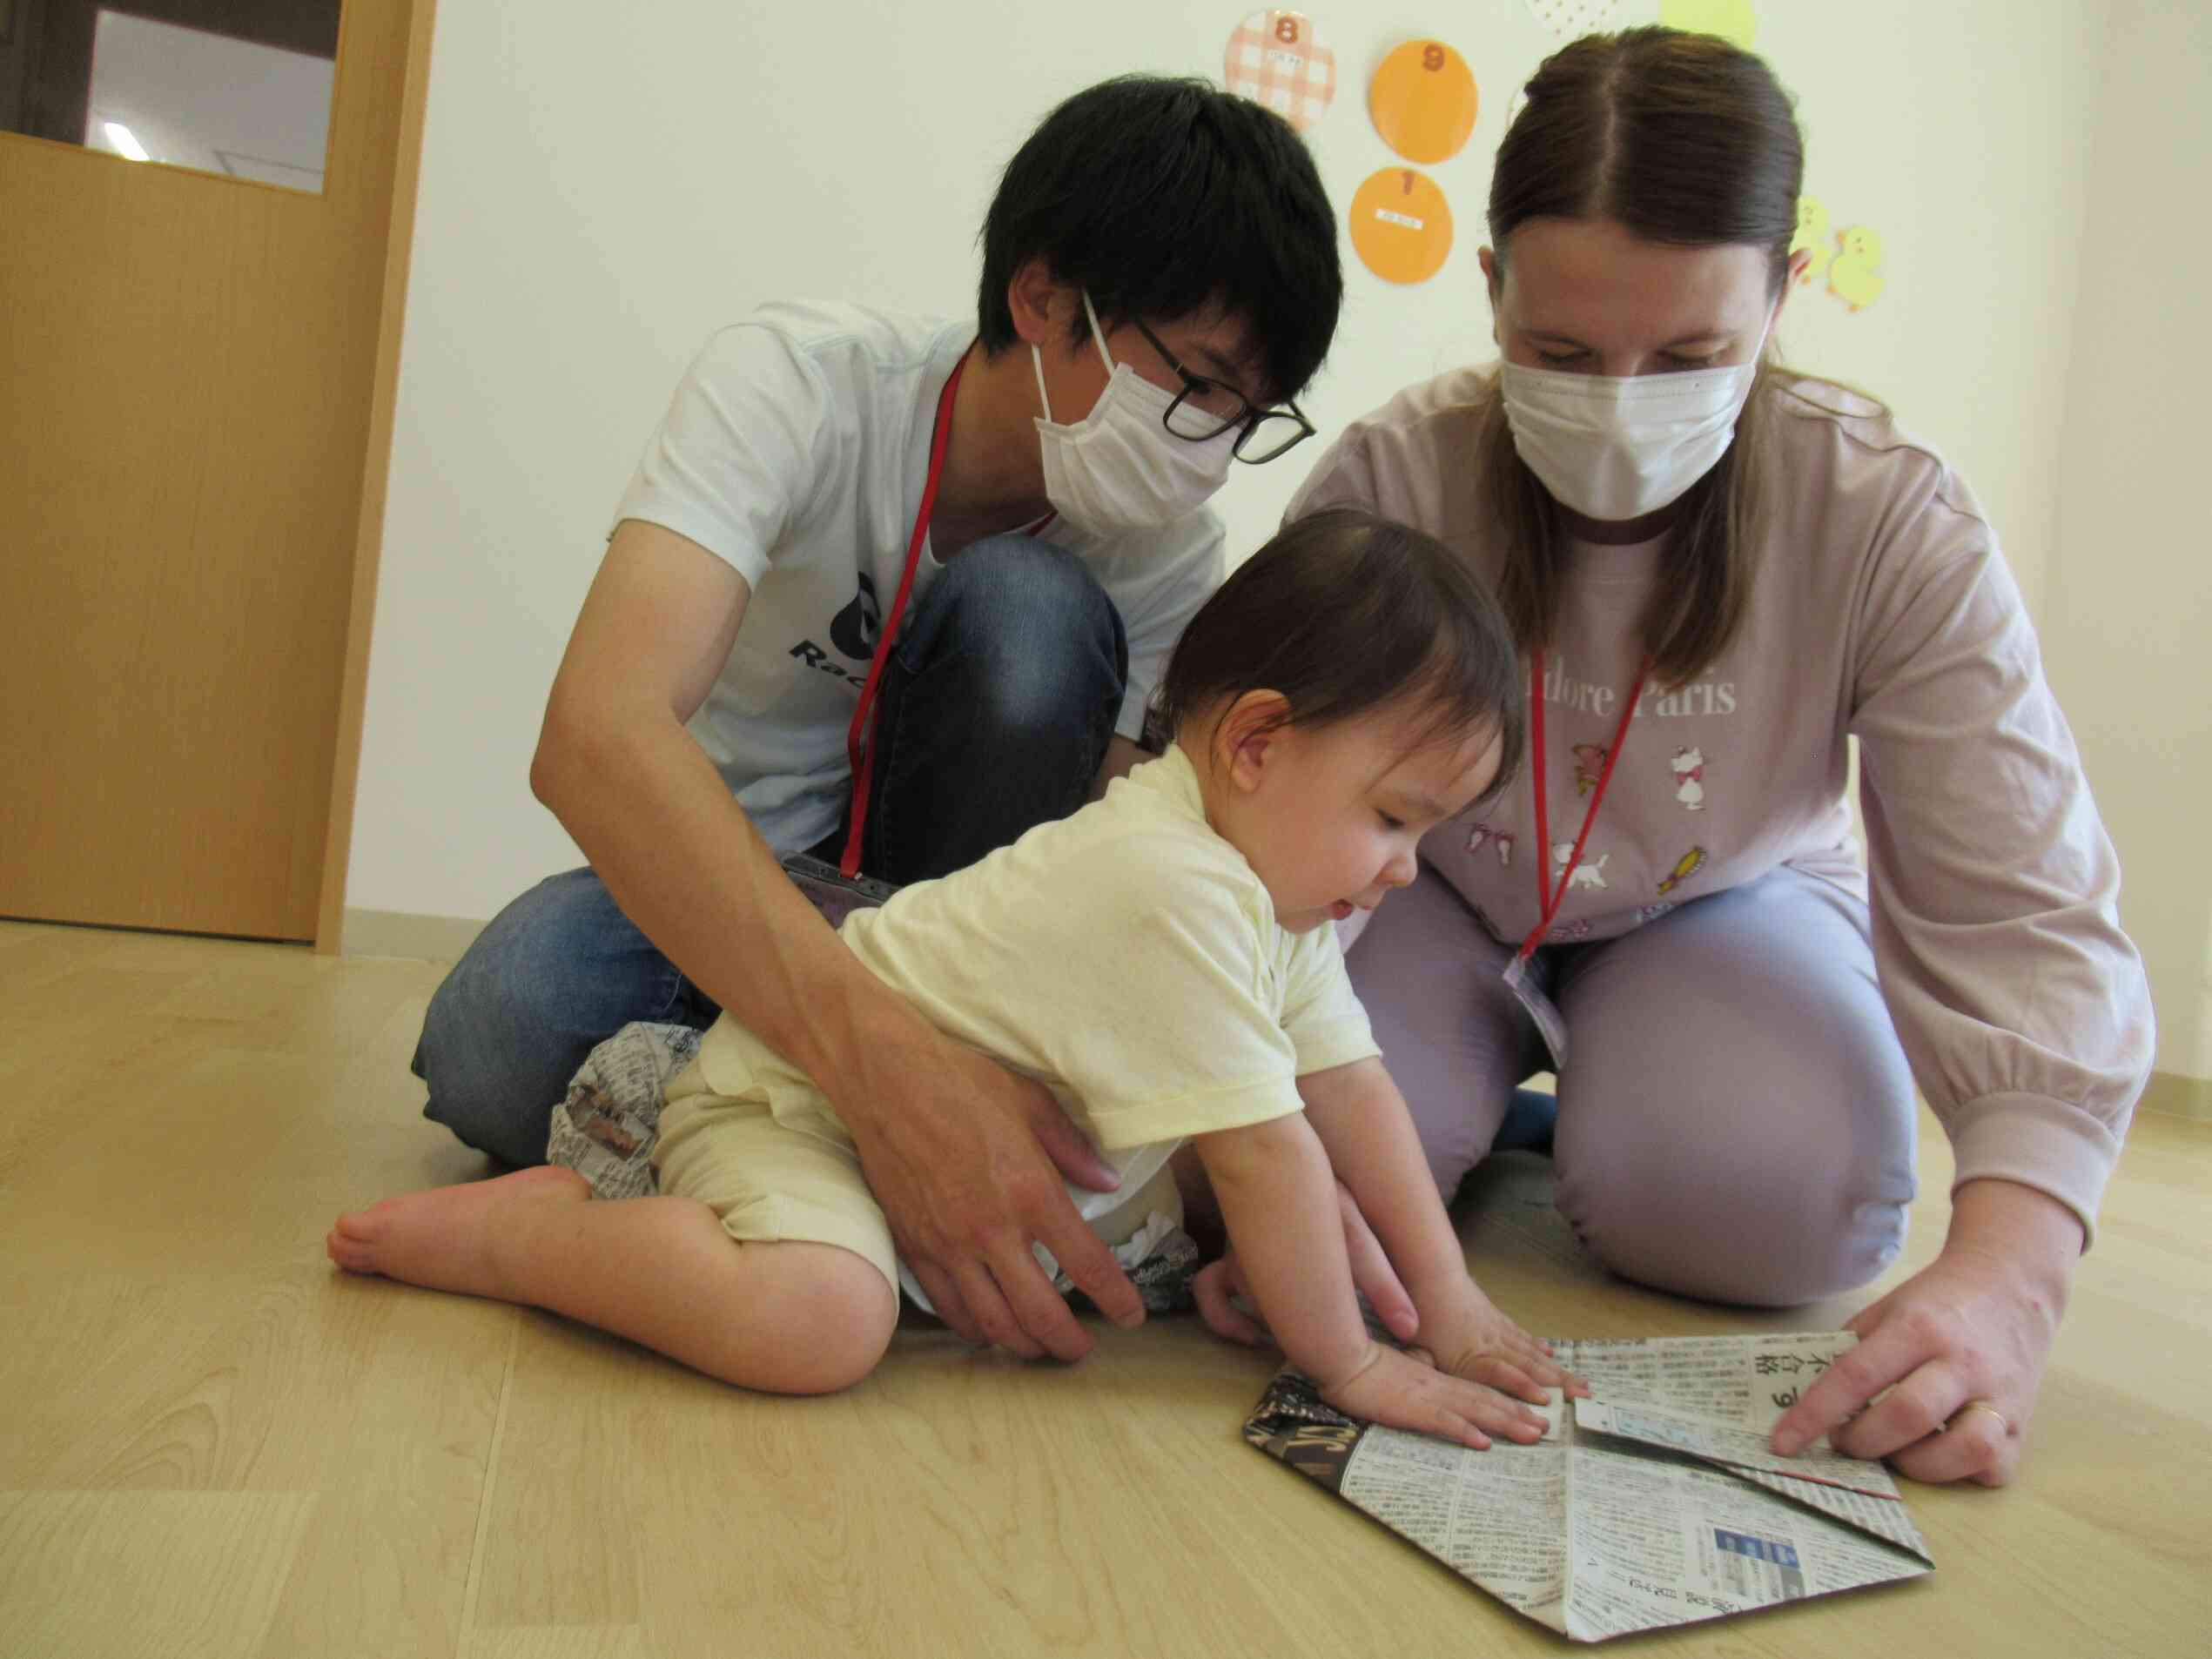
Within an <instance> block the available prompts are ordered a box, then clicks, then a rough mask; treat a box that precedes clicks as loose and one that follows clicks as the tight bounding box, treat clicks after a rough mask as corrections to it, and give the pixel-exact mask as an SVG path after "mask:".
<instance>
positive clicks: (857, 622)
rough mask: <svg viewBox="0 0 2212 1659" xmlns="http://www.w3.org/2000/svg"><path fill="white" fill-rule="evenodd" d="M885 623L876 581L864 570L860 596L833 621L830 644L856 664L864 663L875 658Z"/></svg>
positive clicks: (861, 576)
mask: <svg viewBox="0 0 2212 1659" xmlns="http://www.w3.org/2000/svg"><path fill="white" fill-rule="evenodd" d="M883 621H884V613H883V608H882V607H881V606H880V605H878V604H877V602H876V582H875V578H873V577H872V576H871V575H870V574H868V573H867V572H866V571H862V572H861V573H860V592H859V593H858V594H856V595H855V596H854V598H853V601H852V603H851V604H850V605H848V606H846V607H845V608H844V609H843V610H841V611H839V612H838V613H837V615H836V616H835V617H834V618H832V619H831V621H830V644H832V645H834V646H836V647H837V649H838V650H840V651H842V652H844V654H845V655H847V656H849V657H851V659H852V660H853V661H854V662H867V661H869V660H870V659H871V658H872V657H873V656H874V655H876V635H877V633H878V632H879V631H880V630H881V628H882V627H883Z"/></svg>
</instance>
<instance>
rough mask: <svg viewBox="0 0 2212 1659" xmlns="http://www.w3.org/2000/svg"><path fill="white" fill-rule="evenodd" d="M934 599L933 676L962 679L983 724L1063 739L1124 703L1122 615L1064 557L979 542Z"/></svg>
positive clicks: (1028, 543)
mask: <svg viewBox="0 0 2212 1659" xmlns="http://www.w3.org/2000/svg"><path fill="white" fill-rule="evenodd" d="M930 601H931V605H932V607H933V608H936V610H937V614H936V615H934V616H933V617H932V618H931V621H930V624H929V626H928V628H927V635H928V637H927V641H926V643H925V645H924V649H925V651H926V653H927V655H928V656H929V658H930V661H931V671H932V672H936V673H951V674H957V675H960V676H961V677H962V679H963V681H964V689H965V690H966V691H967V692H968V693H969V694H970V695H971V697H972V704H971V708H972V714H973V716H974V718H975V719H976V720H977V721H978V722H983V723H985V724H988V725H989V726H991V727H992V728H994V729H998V730H999V731H1002V732H1022V731H1033V730H1044V731H1051V732H1054V733H1064V732H1065V731H1066V729H1068V727H1069V725H1070V723H1071V722H1082V721H1086V720H1088V719H1089V718H1090V717H1091V716H1092V715H1093V713H1094V712H1095V711H1096V709H1097V708H1098V707H1099V706H1100V705H1101V704H1102V703H1107V704H1111V703H1118V702H1119V698H1120V694H1121V689H1122V687H1123V684H1124V682H1126V677H1127V672H1128V663H1127V656H1128V648H1127V645H1126V641H1125V638H1124V636H1123V632H1122V626H1121V619H1120V615H1119V613H1118V612H1117V611H1116V610H1115V609H1114V606H1113V600H1112V599H1110V598H1109V597H1108V596H1107V594H1106V589H1105V588H1102V587H1100V586H1099V581H1098V578H1097V577H1096V576H1095V575H1093V574H1092V572H1091V570H1090V568H1089V567H1088V566H1086V565H1085V564H1084V562H1083V561H1081V560H1080V559H1079V558H1077V557H1076V556H1075V555H1074V554H1072V553H1069V552H1067V551H1066V549H1064V548H1060V547H1052V546H1051V545H1050V544H1048V543H1046V542H1042V541H1034V540H1032V539H1031V538H1029V537H1025V536H996V537H993V538H992V539H991V540H989V541H981V542H978V543H977V544H976V545H975V546H973V547H968V548H965V549H964V550H963V551H962V552H961V553H960V554H959V555H958V557H957V558H955V559H954V560H953V561H952V562H951V564H950V565H948V566H947V567H946V568H945V574H943V575H941V576H939V577H938V586H937V588H935V589H933V590H932V591H931V594H930Z"/></svg>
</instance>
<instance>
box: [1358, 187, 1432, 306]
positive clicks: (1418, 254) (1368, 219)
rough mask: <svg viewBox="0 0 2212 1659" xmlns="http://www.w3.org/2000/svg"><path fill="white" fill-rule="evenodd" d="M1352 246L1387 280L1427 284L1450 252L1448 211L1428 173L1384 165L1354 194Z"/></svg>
mask: <svg viewBox="0 0 2212 1659" xmlns="http://www.w3.org/2000/svg"><path fill="white" fill-rule="evenodd" d="M1352 247H1353V249H1354V251H1355V252H1357V253H1358V254H1359V256H1360V259H1361V261H1362V262H1363V263H1364V264H1365V265H1367V268H1368V270H1370V271H1372V272H1375V275H1376V276H1378V277H1381V278H1382V279H1383V280H1384V281H1386V282H1426V281H1428V280H1429V278H1431V277H1433V276H1435V274H1436V272H1438V271H1439V270H1440V269H1442V266H1443V263H1444V259H1445V257H1446V256H1447V255H1448V254H1449V253H1450V252H1451V251H1452V210H1451V205H1450V204H1449V202H1447V201H1445V199H1444V192H1443V191H1441V190H1439V189H1437V188H1436V181H1435V179H1433V178H1429V175H1428V174H1427V173H1423V172H1415V171H1414V170H1413V169H1412V168H1410V167H1385V168H1384V169H1383V170H1382V171H1381V172H1379V173H1376V174H1375V175H1373V176H1372V177H1371V178H1368V181H1367V183H1365V184H1364V185H1361V186H1360V188H1359V190H1358V191H1357V192H1356V193H1355V195H1354V196H1353V198H1352Z"/></svg>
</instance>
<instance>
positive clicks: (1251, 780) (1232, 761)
mask: <svg viewBox="0 0 2212 1659" xmlns="http://www.w3.org/2000/svg"><path fill="white" fill-rule="evenodd" d="M1289 729H1290V700H1289V699H1288V698H1287V697H1285V696H1284V695H1282V694H1281V692H1280V691H1247V692H1246V693H1245V694H1244V695H1242V696H1240V697H1239V698H1238V699H1237V700H1236V701H1235V702H1233V703H1231V704H1230V705H1229V709H1228V712H1227V714H1225V715H1222V716H1221V722H1220V725H1218V726H1216V727H1215V728H1214V760H1215V761H1216V762H1217V763H1219V765H1220V768H1221V770H1222V772H1223V773H1224V774H1225V775H1226V776H1227V777H1228V779H1229V781H1230V782H1233V783H1234V784H1235V785H1236V787H1237V788H1239V789H1244V790H1247V791H1250V790H1253V789H1258V788H1259V787H1260V783H1261V779H1263V778H1264V777H1265V776H1267V768H1268V767H1269V766H1271V765H1273V764H1274V762H1275V759H1276V757H1277V756H1279V755H1280V754H1281V738H1282V736H1283V735H1284V734H1285V733H1286V732H1288V730H1289Z"/></svg>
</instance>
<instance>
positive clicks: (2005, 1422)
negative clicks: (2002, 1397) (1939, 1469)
mask: <svg viewBox="0 0 2212 1659" xmlns="http://www.w3.org/2000/svg"><path fill="white" fill-rule="evenodd" d="M1970 1411H1986V1412H1987V1413H1988V1414H1990V1415H1991V1416H1992V1417H1994V1418H1995V1419H1996V1420H1997V1427H2000V1428H2001V1429H2003V1430H2004V1431H2005V1434H2006V1435H2007V1437H2009V1436H2010V1435H2011V1434H2012V1432H2013V1426H2012V1422H2011V1421H2010V1420H2009V1419H2007V1417H2006V1415H2005V1414H2004V1413H2003V1412H2001V1411H1999V1410H1998V1409H1997V1407H1994V1406H1993V1405H1991V1404H1990V1403H1989V1402H1988V1401H1987V1400H1968V1401H1967V1403H1966V1404H1965V1405H1963V1406H1961V1407H1959V1409H1958V1410H1956V1411H1954V1412H1953V1413H1952V1414H1951V1421H1949V1422H1947V1423H1946V1424H1944V1426H1943V1429H1944V1432H1945V1433H1946V1434H1948V1433H1950V1432H1951V1430H1953V1429H1954V1428H1956V1427H1958V1426H1959V1420H1960V1418H1961V1417H1964V1416H1965V1415H1966V1414H1967V1413H1968V1412H1970Z"/></svg>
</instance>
